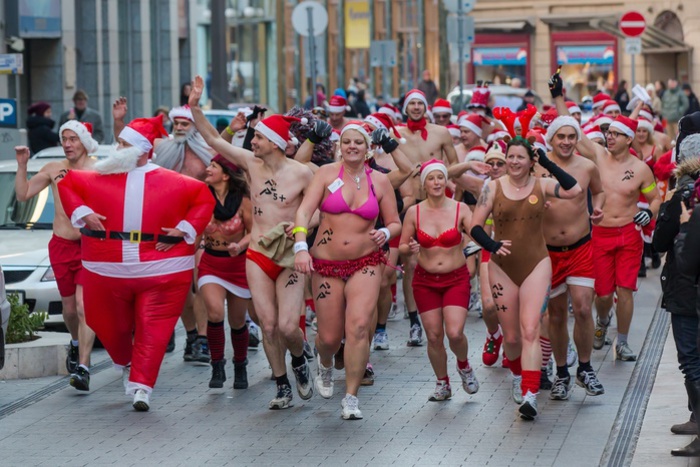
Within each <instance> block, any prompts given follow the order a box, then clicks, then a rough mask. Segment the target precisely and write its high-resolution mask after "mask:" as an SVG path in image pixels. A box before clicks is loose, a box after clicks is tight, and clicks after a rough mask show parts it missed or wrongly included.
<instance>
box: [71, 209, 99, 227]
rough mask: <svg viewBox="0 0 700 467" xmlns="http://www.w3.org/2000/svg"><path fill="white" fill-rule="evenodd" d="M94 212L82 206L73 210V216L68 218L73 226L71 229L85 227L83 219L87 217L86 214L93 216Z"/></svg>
mask: <svg viewBox="0 0 700 467" xmlns="http://www.w3.org/2000/svg"><path fill="white" fill-rule="evenodd" d="M94 212H95V211H93V210H92V209H90V208H89V207H87V206H85V205H83V206H78V207H77V208H75V211H73V214H71V216H70V223H71V224H73V227H76V228H78V229H79V228H81V227H85V221H84V220H83V217H85V216H87V215H88V214H93V213H94Z"/></svg>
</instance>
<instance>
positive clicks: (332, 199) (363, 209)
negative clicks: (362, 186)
mask: <svg viewBox="0 0 700 467" xmlns="http://www.w3.org/2000/svg"><path fill="white" fill-rule="evenodd" d="M344 173H345V166H343V165H342V164H341V166H340V172H339V173H338V178H339V179H340V180H342V179H343V174H344ZM370 173H372V169H371V168H369V167H366V168H365V174H367V183H368V185H369V195H368V196H367V201H365V202H364V204H363V205H362V206H360V207H359V208H357V209H350V206H348V203H347V202H346V201H345V198H343V189H342V187H339V188H338V189H337V190H335V192H333V193H331V194H330V195H328V197H327V198H326V199H325V200H323V203H321V212H326V213H328V214H342V213H345V212H349V213H350V214H355V215H357V216H360V217H361V218H363V219H366V220H368V221H371V220H374V219H376V218H377V216H378V215H379V202H378V201H377V196H376V195H375V194H374V185H373V184H372V178H371V177H370V175H369V174H370Z"/></svg>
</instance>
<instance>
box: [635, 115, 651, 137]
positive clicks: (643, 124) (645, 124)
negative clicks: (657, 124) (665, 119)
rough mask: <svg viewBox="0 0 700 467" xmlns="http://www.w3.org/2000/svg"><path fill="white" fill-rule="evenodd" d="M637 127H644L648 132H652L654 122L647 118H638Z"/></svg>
mask: <svg viewBox="0 0 700 467" xmlns="http://www.w3.org/2000/svg"><path fill="white" fill-rule="evenodd" d="M637 128H638V129H639V128H644V129H645V130H647V131H648V132H649V134H651V135H653V134H654V124H653V123H651V122H650V121H649V120H644V119H641V118H640V119H639V120H637Z"/></svg>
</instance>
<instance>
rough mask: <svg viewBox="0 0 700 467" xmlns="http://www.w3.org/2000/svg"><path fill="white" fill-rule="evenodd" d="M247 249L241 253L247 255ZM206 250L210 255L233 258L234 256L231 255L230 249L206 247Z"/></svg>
mask: <svg viewBox="0 0 700 467" xmlns="http://www.w3.org/2000/svg"><path fill="white" fill-rule="evenodd" d="M246 250H247V248H246ZM246 250H243V251H241V252H240V253H239V254H240V255H243V256H245V252H246ZM204 252H205V253H206V254H208V255H211V256H217V257H219V258H233V256H231V254H230V253H229V252H228V250H213V249H211V248H205V249H204Z"/></svg>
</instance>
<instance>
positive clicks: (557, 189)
mask: <svg viewBox="0 0 700 467" xmlns="http://www.w3.org/2000/svg"><path fill="white" fill-rule="evenodd" d="M560 189H561V185H560V184H558V183H557V184H556V185H554V196H555V197H556V198H561V196H560V195H559V190H560Z"/></svg>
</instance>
